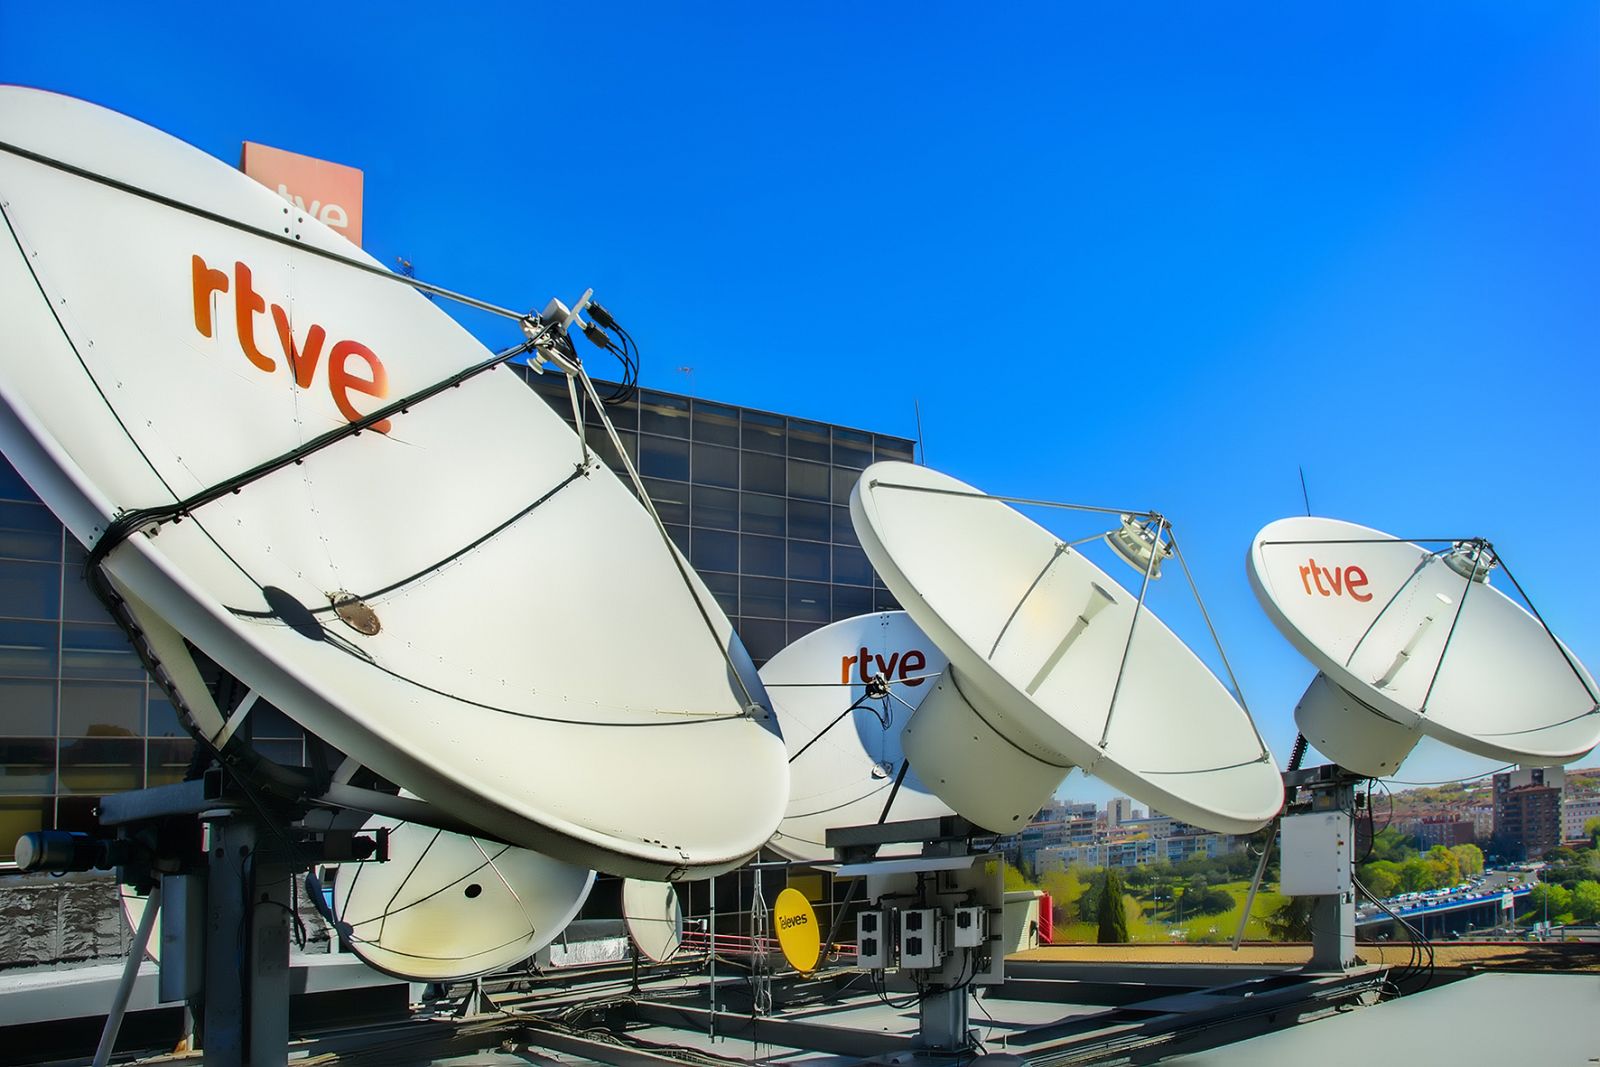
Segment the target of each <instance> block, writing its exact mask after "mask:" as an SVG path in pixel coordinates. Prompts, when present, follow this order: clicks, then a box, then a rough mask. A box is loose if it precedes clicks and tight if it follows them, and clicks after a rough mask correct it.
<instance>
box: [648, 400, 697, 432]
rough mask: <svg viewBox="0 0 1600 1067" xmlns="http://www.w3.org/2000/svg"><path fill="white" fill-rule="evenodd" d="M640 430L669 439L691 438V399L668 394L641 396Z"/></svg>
mask: <svg viewBox="0 0 1600 1067" xmlns="http://www.w3.org/2000/svg"><path fill="white" fill-rule="evenodd" d="M639 429H640V430H641V431H643V432H644V433H658V434H662V435H664V436H667V437H685V438H686V437H688V436H689V398H688V397H683V396H669V395H668V394H666V393H651V392H644V393H640V394H639Z"/></svg>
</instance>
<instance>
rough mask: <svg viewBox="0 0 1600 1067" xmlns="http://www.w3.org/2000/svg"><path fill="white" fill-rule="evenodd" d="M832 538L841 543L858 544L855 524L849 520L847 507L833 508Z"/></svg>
mask: <svg viewBox="0 0 1600 1067" xmlns="http://www.w3.org/2000/svg"><path fill="white" fill-rule="evenodd" d="M833 539H834V541H836V542H837V543H839V544H841V545H859V544H860V543H861V539H860V538H858V537H856V528H855V524H854V523H852V522H851V521H850V509H849V508H834V509H833Z"/></svg>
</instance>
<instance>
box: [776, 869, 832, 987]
mask: <svg viewBox="0 0 1600 1067" xmlns="http://www.w3.org/2000/svg"><path fill="white" fill-rule="evenodd" d="M772 922H773V925H774V926H776V927H777V930H778V947H779V948H780V949H782V950H783V958H784V959H786V960H788V961H789V966H791V967H793V968H794V969H795V970H797V971H799V972H800V973H801V974H810V973H811V972H812V971H814V970H816V969H817V961H818V960H819V959H821V958H822V928H821V927H820V926H818V925H817V912H816V909H815V908H813V907H812V906H811V901H809V900H807V899H806V896H805V894H804V893H802V892H800V890H798V889H795V888H792V887H791V888H789V889H785V890H784V891H783V892H781V893H779V894H778V899H777V900H775V901H773V903H772Z"/></svg>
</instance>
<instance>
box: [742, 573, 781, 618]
mask: <svg viewBox="0 0 1600 1067" xmlns="http://www.w3.org/2000/svg"><path fill="white" fill-rule="evenodd" d="M787 597H788V592H787V590H786V589H785V588H784V582H783V579H781V578H741V579H740V580H739V603H740V604H741V605H742V607H741V609H740V610H741V611H742V612H743V614H745V615H750V616H755V617H757V618H763V619H781V618H783V617H784V616H785V615H786V614H787V613H788V600H787Z"/></svg>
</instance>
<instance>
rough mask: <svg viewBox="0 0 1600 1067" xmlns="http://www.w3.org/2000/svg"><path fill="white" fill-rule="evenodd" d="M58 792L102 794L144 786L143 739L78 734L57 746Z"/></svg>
mask: <svg viewBox="0 0 1600 1067" xmlns="http://www.w3.org/2000/svg"><path fill="white" fill-rule="evenodd" d="M60 758H61V770H60V776H61V792H63V793H92V794H94V795H95V796H105V795H106V794H107V793H121V792H123V791H125V790H128V789H138V788H139V787H140V786H142V785H144V740H143V739H142V738H137V737H81V738H76V739H73V740H63V741H62V742H61V748H60Z"/></svg>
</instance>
